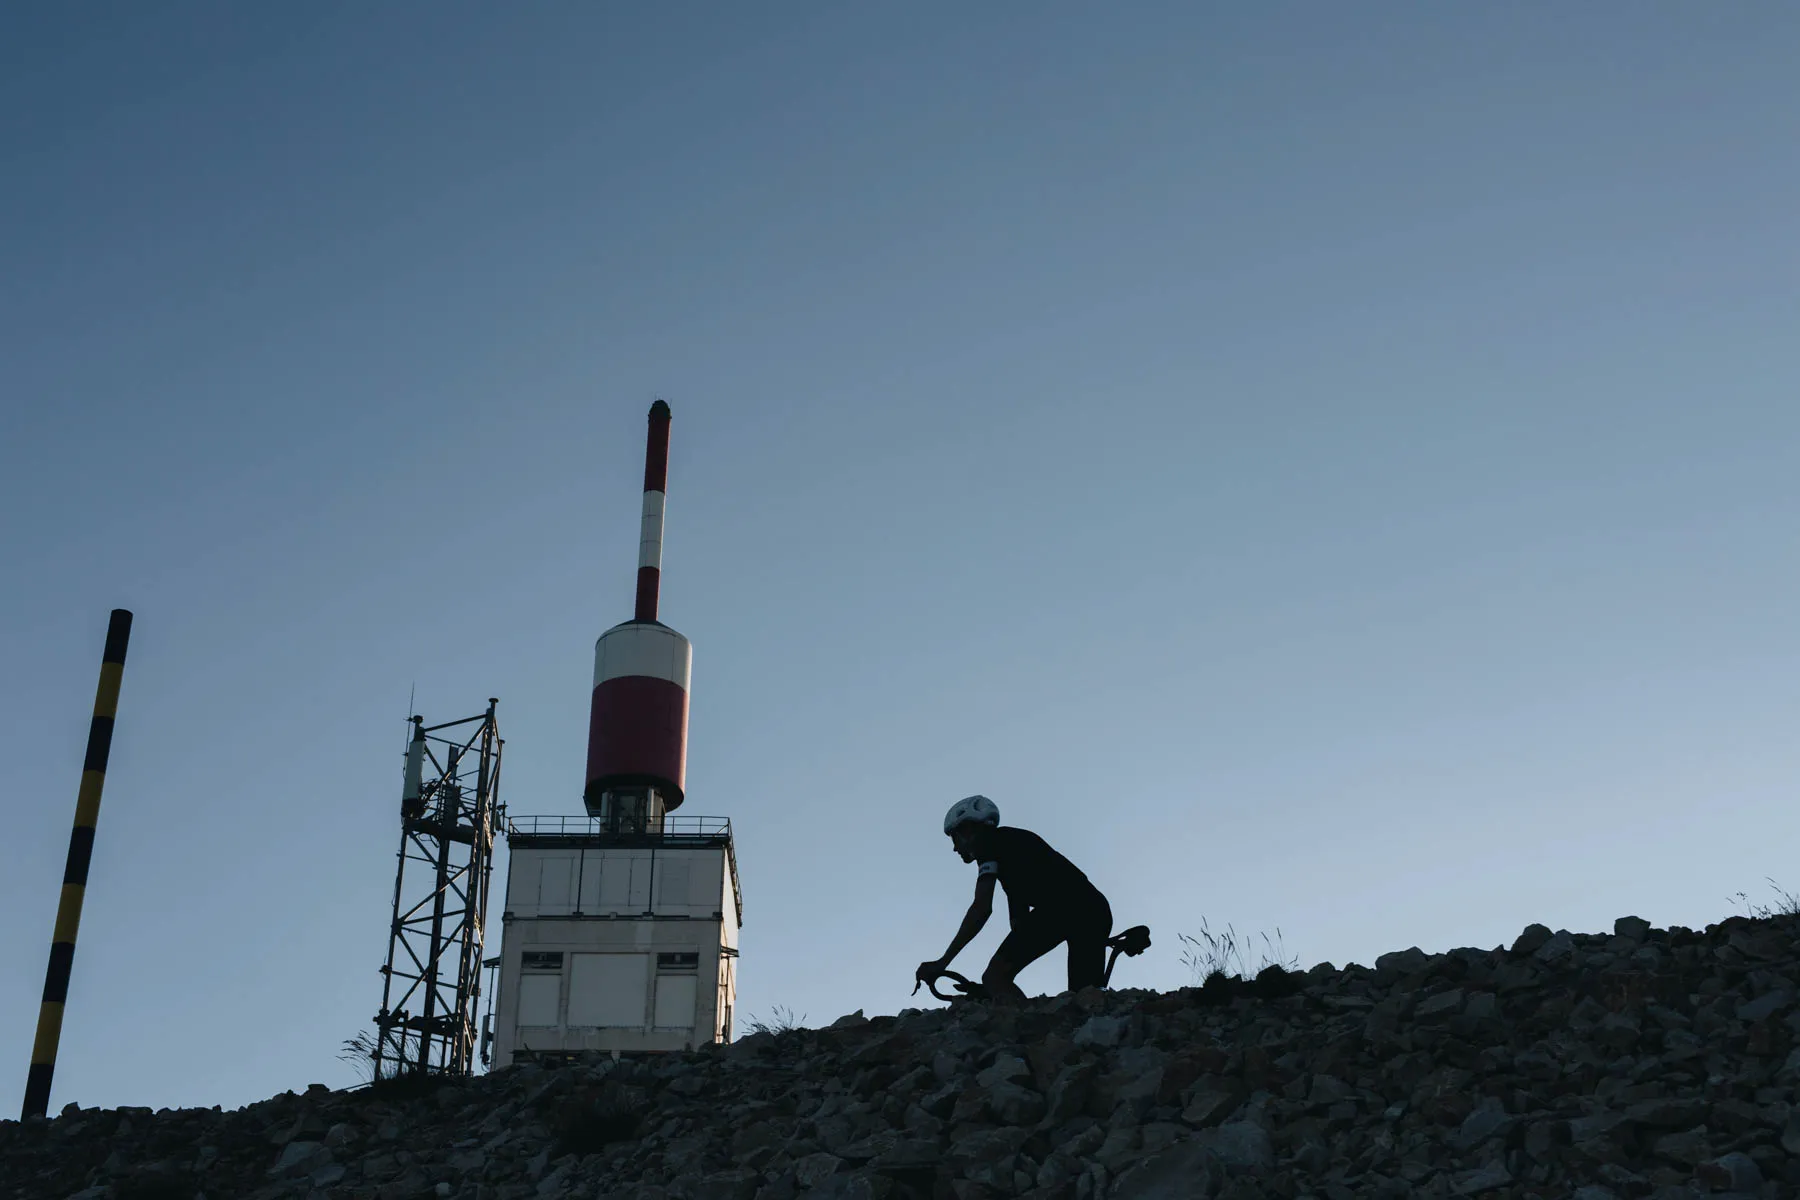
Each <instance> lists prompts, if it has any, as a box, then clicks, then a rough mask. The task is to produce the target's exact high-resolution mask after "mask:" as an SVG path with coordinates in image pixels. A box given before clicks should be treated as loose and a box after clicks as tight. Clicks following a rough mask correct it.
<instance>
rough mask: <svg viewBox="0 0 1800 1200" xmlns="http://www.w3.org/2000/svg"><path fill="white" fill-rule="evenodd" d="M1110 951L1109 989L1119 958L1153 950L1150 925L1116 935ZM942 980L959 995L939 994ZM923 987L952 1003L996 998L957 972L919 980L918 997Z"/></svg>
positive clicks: (1108, 945)
mask: <svg viewBox="0 0 1800 1200" xmlns="http://www.w3.org/2000/svg"><path fill="white" fill-rule="evenodd" d="M1106 948H1107V949H1108V950H1109V951H1111V953H1110V954H1108V955H1107V958H1106V973H1105V974H1104V975H1102V976H1101V977H1100V986H1101V987H1106V986H1108V985H1109V984H1111V983H1112V973H1113V967H1115V966H1117V965H1118V962H1119V955H1121V954H1123V955H1125V956H1126V957H1127V958H1136V957H1137V956H1138V955H1140V954H1142V953H1143V952H1144V951H1146V950H1148V949H1149V948H1150V927H1149V926H1148V925H1133V926H1132V927H1131V928H1130V929H1127V930H1126V931H1125V932H1123V933H1118V934H1114V935H1113V936H1112V937H1110V938H1107V939H1106ZM938 979H949V980H950V981H951V983H952V984H953V985H954V986H955V988H956V992H957V994H956V995H951V996H946V995H945V994H944V993H942V992H940V991H938V990H937V982H938ZM920 984H924V986H925V988H926V989H927V990H928V991H930V993H931V994H932V995H934V996H936V997H937V998H938V999H939V1000H948V1001H949V1002H950V1003H952V1004H957V1003H962V1002H965V1001H969V1000H988V999H991V998H992V997H991V996H990V995H989V994H988V989H987V985H986V984H983V983H981V982H979V981H977V980H974V979H970V978H968V977H967V976H965V975H962V974H959V973H958V972H956V971H950V970H946V971H943V972H942V973H940V974H939V975H938V976H937V978H936V979H930V980H923V979H921V980H918V981H916V982H915V983H914V984H913V990H912V994H913V995H915V996H916V995H918V993H919V985H920Z"/></svg>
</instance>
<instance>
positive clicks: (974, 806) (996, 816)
mask: <svg viewBox="0 0 1800 1200" xmlns="http://www.w3.org/2000/svg"><path fill="white" fill-rule="evenodd" d="M999 823H1000V806H999V805H997V804H995V803H994V802H993V801H992V800H989V799H988V798H987V797H986V796H966V797H964V798H963V799H961V800H958V801H957V802H956V803H955V804H952V805H951V806H950V811H949V812H947V813H945V814H944V832H945V833H951V832H953V831H954V830H955V829H956V827H957V826H958V825H968V824H976V825H988V826H993V825H998V824H999Z"/></svg>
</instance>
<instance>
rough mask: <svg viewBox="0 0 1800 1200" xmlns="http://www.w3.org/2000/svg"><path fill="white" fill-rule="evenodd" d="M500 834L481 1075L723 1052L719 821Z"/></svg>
mask: <svg viewBox="0 0 1800 1200" xmlns="http://www.w3.org/2000/svg"><path fill="white" fill-rule="evenodd" d="M657 816H658V817H660V819H659V820H652V821H651V822H649V823H648V824H649V825H650V830H651V831H647V832H636V831H631V830H630V829H629V827H628V826H622V825H621V823H619V822H615V821H602V820H601V819H599V818H594V817H526V818H522V819H519V820H515V821H513V822H512V823H511V824H510V827H509V829H508V837H507V840H508V846H509V850H510V867H509V870H508V875H507V883H506V906H505V910H504V912H503V913H502V916H501V928H502V942H501V952H500V979H499V989H498V993H497V996H496V1002H495V1010H494V1011H495V1016H494V1045H493V1065H494V1067H495V1068H499V1067H504V1066H506V1065H508V1064H509V1063H513V1062H518V1061H523V1060H530V1059H542V1058H556V1057H560V1056H564V1055H570V1054H577V1053H581V1052H584V1051H603V1052H604V1051H617V1052H620V1053H626V1054H630V1053H646V1052H648V1053H654V1052H668V1051H680V1050H690V1049H693V1048H695V1047H697V1046H700V1045H703V1044H705V1043H707V1042H720V1041H729V1040H730V1038H731V1021H732V1010H733V1008H734V1007H735V1002H736V996H737V971H736V965H737V946H738V926H739V924H740V923H741V922H742V920H743V896H742V893H741V892H740V890H739V887H738V876H737V855H736V851H735V848H734V846H733V844H732V837H731V822H730V821H728V820H725V819H724V818H718V817H677V816H664V815H661V814H657Z"/></svg>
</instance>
